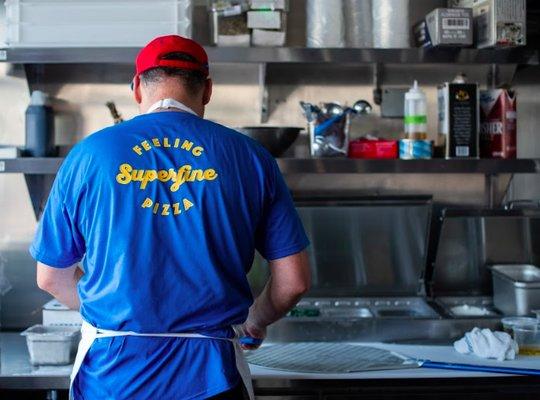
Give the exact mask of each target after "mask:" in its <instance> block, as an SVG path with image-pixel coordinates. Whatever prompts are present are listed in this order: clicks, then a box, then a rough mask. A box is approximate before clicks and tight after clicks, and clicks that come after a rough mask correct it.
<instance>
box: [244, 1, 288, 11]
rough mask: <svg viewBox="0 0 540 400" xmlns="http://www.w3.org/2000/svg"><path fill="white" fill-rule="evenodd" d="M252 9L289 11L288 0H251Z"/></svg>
mask: <svg viewBox="0 0 540 400" xmlns="http://www.w3.org/2000/svg"><path fill="white" fill-rule="evenodd" d="M251 9H252V10H283V11H289V1H288V0H251Z"/></svg>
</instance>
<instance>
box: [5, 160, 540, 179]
mask: <svg viewBox="0 0 540 400" xmlns="http://www.w3.org/2000/svg"><path fill="white" fill-rule="evenodd" d="M63 160H64V159H63V158H60V157H55V158H30V157H29V158H13V159H0V173H22V174H27V175H54V174H56V172H57V171H58V168H59V167H60V164H62V161H63ZM277 162H278V165H279V167H280V169H281V172H282V173H283V174H482V175H490V176H491V175H499V174H534V173H540V159H517V160H495V159H463V160H444V159H432V160H353V159H348V158H306V159H299V158H278V159H277Z"/></svg>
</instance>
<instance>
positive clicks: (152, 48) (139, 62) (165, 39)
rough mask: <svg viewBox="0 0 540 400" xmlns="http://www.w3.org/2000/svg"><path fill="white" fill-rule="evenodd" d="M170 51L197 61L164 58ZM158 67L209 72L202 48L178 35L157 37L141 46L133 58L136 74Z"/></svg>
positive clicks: (206, 73) (206, 58) (206, 57)
mask: <svg viewBox="0 0 540 400" xmlns="http://www.w3.org/2000/svg"><path fill="white" fill-rule="evenodd" d="M170 53H185V54H187V55H189V56H191V57H193V58H194V59H195V60H197V61H196V62H193V61H187V60H170V59H166V57H165V56H166V55H167V54H170ZM158 67H169V68H178V69H187V70H193V71H200V72H202V73H203V74H204V75H205V76H208V74H209V70H208V55H207V54H206V51H205V50H204V48H203V47H202V46H201V45H200V44H199V43H197V42H195V41H194V40H191V39H188V38H185V37H182V36H178V35H167V36H160V37H157V38H155V39H154V40H152V41H151V42H150V43H148V44H147V45H146V46H145V47H143V49H142V50H141V51H140V52H139V54H138V55H137V59H136V60H135V71H136V75H140V74H142V73H143V72H145V71H148V70H149V69H152V68H158Z"/></svg>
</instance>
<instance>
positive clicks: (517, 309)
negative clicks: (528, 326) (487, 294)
mask: <svg viewBox="0 0 540 400" xmlns="http://www.w3.org/2000/svg"><path fill="white" fill-rule="evenodd" d="M491 272H492V278H493V303H494V304H495V307H497V308H498V309H499V310H501V311H502V312H503V313H504V314H506V315H529V314H530V313H531V312H532V310H535V309H537V308H540V268H538V267H536V266H534V265H527V264H507V265H493V266H492V267H491Z"/></svg>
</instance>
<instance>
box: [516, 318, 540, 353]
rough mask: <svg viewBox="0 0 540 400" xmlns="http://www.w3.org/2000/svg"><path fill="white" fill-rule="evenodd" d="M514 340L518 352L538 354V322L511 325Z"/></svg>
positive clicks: (539, 349)
mask: <svg viewBox="0 0 540 400" xmlns="http://www.w3.org/2000/svg"><path fill="white" fill-rule="evenodd" d="M513 330H514V340H515V341H516V342H517V344H518V346H519V354H521V355H524V356H540V324H538V323H537V324H536V325H517V326H514V327H513Z"/></svg>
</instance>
